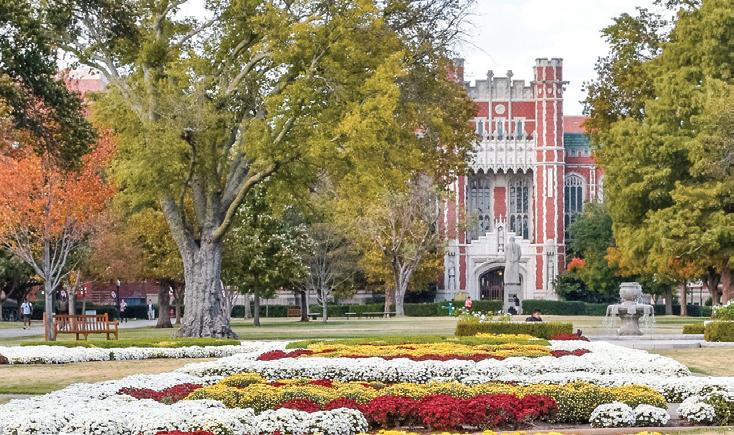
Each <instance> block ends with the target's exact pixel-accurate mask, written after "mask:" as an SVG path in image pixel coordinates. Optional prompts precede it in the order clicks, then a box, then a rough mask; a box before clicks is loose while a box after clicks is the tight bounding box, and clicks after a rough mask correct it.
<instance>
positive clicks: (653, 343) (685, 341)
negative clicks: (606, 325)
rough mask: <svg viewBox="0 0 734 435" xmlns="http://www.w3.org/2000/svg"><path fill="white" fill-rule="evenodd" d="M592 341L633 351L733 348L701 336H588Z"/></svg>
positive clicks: (729, 344) (731, 344)
mask: <svg viewBox="0 0 734 435" xmlns="http://www.w3.org/2000/svg"><path fill="white" fill-rule="evenodd" d="M589 338H591V339H592V340H594V341H606V342H609V343H612V344H616V345H619V346H624V347H631V348H633V349H646V350H655V349H696V348H700V347H734V343H712V342H708V341H704V340H703V334H649V335H641V336H639V337H620V336H617V335H589Z"/></svg>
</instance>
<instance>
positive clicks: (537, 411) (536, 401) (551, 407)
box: [520, 394, 558, 420]
mask: <svg viewBox="0 0 734 435" xmlns="http://www.w3.org/2000/svg"><path fill="white" fill-rule="evenodd" d="M520 402H521V404H522V407H523V408H524V409H532V410H533V411H534V414H533V415H532V417H533V418H534V419H540V420H548V419H549V418H552V417H553V416H554V415H556V414H557V413H558V404H556V401H555V400H553V398H552V397H550V396H545V395H542V394H528V395H527V396H524V397H523V398H522V399H521V401H520Z"/></svg>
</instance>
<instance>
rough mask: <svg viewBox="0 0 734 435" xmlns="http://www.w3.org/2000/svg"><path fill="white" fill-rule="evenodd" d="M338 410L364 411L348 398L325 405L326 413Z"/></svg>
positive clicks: (341, 398)
mask: <svg viewBox="0 0 734 435" xmlns="http://www.w3.org/2000/svg"><path fill="white" fill-rule="evenodd" d="M337 408H351V409H362V407H361V406H360V405H359V403H357V402H356V401H354V400H352V399H347V398H346V397H340V398H338V399H334V400H332V401H331V402H328V403H327V404H325V405H324V411H331V410H332V409H337Z"/></svg>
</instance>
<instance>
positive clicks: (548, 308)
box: [522, 299, 608, 316]
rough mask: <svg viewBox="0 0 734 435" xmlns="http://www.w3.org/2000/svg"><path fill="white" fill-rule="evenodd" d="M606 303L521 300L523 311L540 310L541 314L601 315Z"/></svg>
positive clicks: (605, 308) (604, 311) (605, 309)
mask: <svg viewBox="0 0 734 435" xmlns="http://www.w3.org/2000/svg"><path fill="white" fill-rule="evenodd" d="M607 305H608V304H591V303H587V302H581V301H550V300H535V299H527V300H524V301H523V302H522V311H523V313H531V312H532V311H533V310H536V309H537V310H540V311H541V312H542V313H543V314H554V315H560V316H603V315H605V314H606V312H607Z"/></svg>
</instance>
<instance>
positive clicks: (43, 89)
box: [0, 0, 95, 168]
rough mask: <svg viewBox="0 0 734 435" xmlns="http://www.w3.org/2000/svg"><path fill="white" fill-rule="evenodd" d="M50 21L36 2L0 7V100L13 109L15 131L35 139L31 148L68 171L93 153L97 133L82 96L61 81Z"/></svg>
mask: <svg viewBox="0 0 734 435" xmlns="http://www.w3.org/2000/svg"><path fill="white" fill-rule="evenodd" d="M48 12H49V13H51V14H53V13H54V10H53V9H52V10H49V11H48ZM49 19H50V17H49V16H48V15H46V14H45V13H44V12H42V11H41V9H40V8H38V5H37V3H36V2H32V1H29V0H18V1H9V2H2V4H0V100H4V101H5V103H7V105H8V106H9V107H10V108H11V110H10V112H9V114H10V120H11V122H12V126H13V128H16V129H20V130H24V131H26V132H27V133H28V134H29V135H31V136H32V137H33V138H34V139H35V140H33V141H32V142H30V143H28V144H27V145H29V146H32V147H33V148H34V149H35V150H36V152H37V153H38V154H40V155H46V156H48V157H50V158H52V159H53V160H54V161H55V163H57V164H59V165H60V166H63V167H65V168H69V167H73V166H75V165H77V164H78V163H79V157H80V156H82V155H84V154H86V153H87V152H89V150H90V145H92V144H93V143H94V141H95V132H94V129H93V128H92V126H91V125H90V123H89V122H88V121H87V120H86V119H85V117H84V107H83V104H82V100H81V98H80V96H79V94H78V93H75V92H72V91H70V90H69V89H68V88H67V86H66V84H65V83H64V80H63V79H64V77H59V74H58V67H57V62H56V59H57V55H56V52H57V47H56V46H55V44H54V42H53V40H52V39H51V38H50V37H49V34H48V33H47V32H46V31H45V29H44V23H45V22H47V21H49ZM50 125H53V126H55V128H53V129H50V128H49V126H50Z"/></svg>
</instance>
